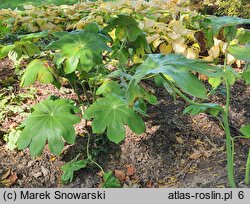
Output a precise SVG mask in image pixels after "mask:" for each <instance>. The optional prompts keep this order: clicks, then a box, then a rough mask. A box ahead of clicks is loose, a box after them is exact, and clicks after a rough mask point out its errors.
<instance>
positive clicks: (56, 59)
mask: <svg viewBox="0 0 250 204" xmlns="http://www.w3.org/2000/svg"><path fill="white" fill-rule="evenodd" d="M123 18H126V20H127V22H128V23H129V22H130V24H131V25H130V26H123V25H122V26H120V25H119V22H122V21H121V19H123ZM117 26H118V27H119V26H120V27H121V28H119V29H120V30H121V29H122V30H123V31H124V32H127V34H126V35H125V36H123V37H122V36H120V37H119V40H113V39H112V37H111V36H110V35H109V34H108V32H111V31H112V30H115V29H117ZM130 27H131V28H133V31H132V32H131V31H128V30H127V29H129V28H130ZM134 32H136V34H135V33H134ZM131 36H133V37H131ZM20 38H21V39H20V41H18V42H16V43H15V44H14V45H8V46H6V47H5V48H4V49H2V52H1V55H2V57H5V56H6V54H8V52H10V51H12V52H16V53H17V55H18V56H19V57H21V56H22V55H28V56H29V57H31V58H33V60H32V61H31V62H30V63H29V64H28V66H27V68H26V70H25V73H24V74H23V76H22V79H21V86H24V87H25V86H29V85H32V84H34V83H35V81H39V82H41V83H45V84H49V83H51V84H53V85H55V86H56V87H57V88H60V87H61V85H63V84H65V83H68V84H69V85H70V86H71V87H72V89H73V90H74V91H75V93H76V95H77V97H78V101H77V102H76V103H75V102H74V101H71V100H68V99H62V98H58V97H55V96H51V97H49V98H48V99H47V100H44V101H42V102H40V103H38V104H37V105H35V106H33V107H32V111H31V114H30V116H29V117H28V118H27V120H26V121H25V122H24V123H23V124H22V126H21V128H22V133H21V134H20V137H19V139H18V148H19V149H25V148H26V147H29V150H30V155H31V156H32V157H35V156H38V155H40V154H41V153H42V151H43V149H44V147H45V145H46V143H48V146H49V149H50V151H51V152H52V153H53V154H56V155H59V154H60V153H61V152H62V150H63V148H64V145H65V143H68V144H73V143H74V142H75V138H76V133H75V129H74V125H75V124H77V123H79V122H80V120H81V117H82V118H84V119H85V120H86V121H85V124H86V125H87V120H90V119H91V120H92V124H91V126H92V132H91V133H90V132H89V131H88V128H87V126H85V127H83V128H84V129H85V132H86V135H87V138H88V140H87V148H86V149H87V152H86V156H85V158H84V156H83V155H78V156H77V157H75V158H74V159H73V160H72V161H70V162H68V163H66V164H65V165H64V166H63V167H62V170H63V171H64V174H63V175H62V181H63V182H64V183H66V182H68V181H72V179H73V174H74V172H75V171H77V170H79V169H81V168H85V167H86V166H87V165H89V164H94V165H96V166H97V167H98V168H99V169H100V170H101V171H102V173H103V186H104V187H118V186H119V182H118V180H117V179H116V178H114V177H113V176H112V172H110V171H109V172H106V173H105V172H104V170H103V169H102V167H101V166H100V165H99V164H98V163H97V162H96V161H95V160H94V159H93V158H92V155H91V153H90V150H89V148H90V140H91V134H103V133H104V132H105V133H106V135H107V137H108V138H109V140H110V141H112V142H115V143H117V144H118V143H119V142H121V141H122V140H124V138H125V125H128V127H129V128H130V129H131V130H132V131H133V132H135V133H136V134H141V133H142V132H144V130H145V125H144V122H143V120H142V118H141V117H140V116H139V114H138V111H140V112H141V113H144V114H145V112H146V108H145V100H146V101H149V102H150V103H152V104H156V103H157V99H156V97H155V96H154V95H153V94H151V93H148V92H147V91H146V90H145V89H144V88H142V87H141V86H139V85H138V86H137V87H136V89H135V90H133V92H132V91H131V93H129V94H128V92H126V90H127V88H128V83H129V80H130V79H131V78H132V76H131V74H130V73H129V71H128V70H126V64H127V63H128V62H129V61H130V62H132V61H133V57H134V56H135V55H136V51H135V52H130V51H131V46H130V45H129V43H132V42H135V43H137V41H143V43H144V44H140V43H138V45H135V44H134V46H133V48H135V49H136V48H141V49H148V47H147V46H148V45H147V44H146V38H145V34H144V33H143V32H142V31H141V29H140V28H139V27H138V23H137V22H136V21H135V20H134V19H132V18H130V17H126V16H123V15H121V16H118V17H117V18H115V19H111V21H110V23H109V24H108V26H107V27H106V28H105V29H100V28H99V26H98V25H97V24H95V23H91V24H89V25H87V26H86V27H85V28H84V30H75V31H72V32H55V33H49V32H47V31H44V32H41V33H35V34H28V35H24V36H21V37H20ZM44 38H45V39H46V40H50V41H52V42H51V43H49V44H48V45H46V44H45V45H44V44H41V43H39V39H44ZM116 38H117V36H115V39H116ZM119 43H120V44H123V46H124V47H122V49H121V50H117V44H119ZM140 46H142V47H140ZM148 51H149V50H148ZM120 52H123V53H125V52H126V53H127V54H126V56H123V55H121V53H120ZM114 53H115V54H114ZM140 57H142V56H139V57H138V58H140ZM121 58H122V59H121ZM125 59H126V60H125ZM112 60H114V61H118V65H119V68H118V69H117V70H116V71H114V70H112V69H111V70H110V69H109V68H108V67H107V62H110V61H112ZM121 61H122V63H120V62H121ZM135 97H136V98H138V99H139V100H140V101H138V103H136V104H129V103H128V100H127V98H128V99H129V100H130V101H131V99H130V98H135ZM80 157H81V158H84V159H80Z"/></svg>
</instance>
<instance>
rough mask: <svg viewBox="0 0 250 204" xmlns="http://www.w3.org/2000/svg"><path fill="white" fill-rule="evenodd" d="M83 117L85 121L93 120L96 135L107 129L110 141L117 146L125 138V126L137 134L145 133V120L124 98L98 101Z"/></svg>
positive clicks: (113, 97)
mask: <svg viewBox="0 0 250 204" xmlns="http://www.w3.org/2000/svg"><path fill="white" fill-rule="evenodd" d="M83 117H84V118H85V119H91V118H93V122H92V129H93V132H94V133H103V132H104V131H105V130H106V129H107V136H108V138H109V140H111V141H112V142H115V143H117V144H118V143H119V142H121V141H122V140H124V138H125V128H124V125H125V124H127V125H128V126H129V128H130V129H131V130H132V131H133V132H134V133H136V134H141V133H143V132H144V131H145V124H144V122H143V120H142V119H141V118H140V117H139V116H138V115H137V114H136V113H135V111H134V110H133V109H132V108H130V107H129V106H128V104H127V102H126V101H125V100H124V99H123V98H121V97H120V96H118V95H114V94H110V95H107V96H105V97H104V98H100V99H98V100H96V101H95V102H94V104H93V105H91V106H90V107H89V108H88V109H87V110H86V112H85V113H84V115H83Z"/></svg>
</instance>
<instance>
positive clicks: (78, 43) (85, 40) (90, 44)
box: [47, 25, 110, 74]
mask: <svg viewBox="0 0 250 204" xmlns="http://www.w3.org/2000/svg"><path fill="white" fill-rule="evenodd" d="M91 27H94V26H93V25H91ZM97 28H98V27H97ZM91 29H92V30H91ZM91 29H90V28H89V29H87V30H84V31H73V32H71V33H68V32H60V35H61V37H60V38H59V39H58V40H56V41H54V42H52V43H50V44H49V45H48V46H47V48H48V49H52V50H60V52H61V54H62V56H63V60H65V68H64V71H65V73H66V74H70V73H72V72H74V71H75V70H76V69H78V70H79V71H86V72H88V71H90V70H91V69H92V68H93V67H94V66H95V65H97V64H99V63H101V62H102V52H103V51H104V50H107V51H110V48H109V47H108V46H107V42H108V41H109V38H108V37H106V36H105V35H103V34H101V33H99V32H97V31H96V29H94V28H91ZM98 30H99V28H98ZM63 60H62V61H63Z"/></svg>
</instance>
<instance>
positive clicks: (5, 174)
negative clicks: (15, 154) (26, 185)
mask: <svg viewBox="0 0 250 204" xmlns="http://www.w3.org/2000/svg"><path fill="white" fill-rule="evenodd" d="M10 173H11V170H10V169H8V170H7V171H6V172H5V173H4V174H3V175H2V176H1V178H0V180H4V179H6V178H7V177H8V176H9V175H10Z"/></svg>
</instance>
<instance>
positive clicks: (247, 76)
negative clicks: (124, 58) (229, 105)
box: [242, 63, 250, 84]
mask: <svg viewBox="0 0 250 204" xmlns="http://www.w3.org/2000/svg"><path fill="white" fill-rule="evenodd" d="M242 78H243V79H244V80H245V81H246V84H250V63H248V64H247V65H246V69H245V70H244V72H243V74H242Z"/></svg>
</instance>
